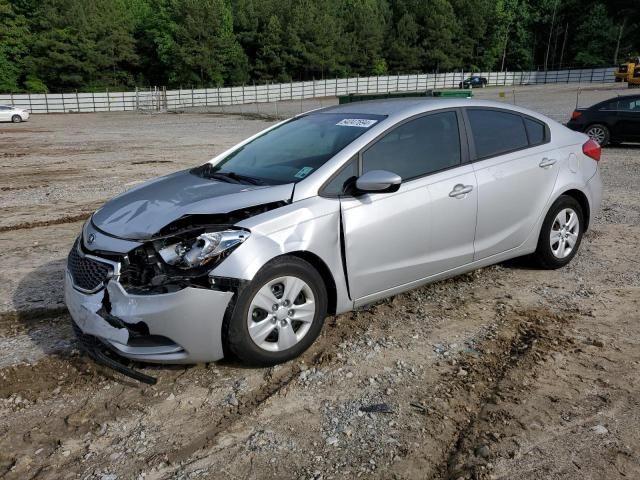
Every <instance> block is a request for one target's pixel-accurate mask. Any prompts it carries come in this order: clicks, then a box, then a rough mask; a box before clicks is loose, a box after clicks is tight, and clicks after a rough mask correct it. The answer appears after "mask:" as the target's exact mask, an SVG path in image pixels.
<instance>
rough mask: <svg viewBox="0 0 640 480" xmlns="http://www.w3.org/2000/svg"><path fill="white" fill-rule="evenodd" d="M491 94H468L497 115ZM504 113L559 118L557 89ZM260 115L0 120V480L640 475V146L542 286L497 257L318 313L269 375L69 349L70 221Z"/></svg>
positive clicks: (625, 153)
mask: <svg viewBox="0 0 640 480" xmlns="http://www.w3.org/2000/svg"><path fill="white" fill-rule="evenodd" d="M615 87H616V86H615V85H611V86H596V87H591V88H586V89H585V90H584V91H583V92H582V94H581V98H582V99H583V101H582V102H581V103H584V104H589V103H592V102H594V101H596V100H599V99H604V98H607V97H609V96H612V95H614V94H617V93H626V91H624V90H621V89H616V88H615ZM500 91H501V90H500V89H486V90H482V91H479V92H478V93H477V96H478V97H484V98H496V99H501V100H503V101H509V102H511V101H513V92H512V91H511V90H503V91H505V92H506V93H505V97H500V95H499V93H500ZM510 95H511V96H510ZM515 98H516V103H518V104H521V105H527V106H530V107H533V108H536V109H537V110H539V111H541V112H543V113H546V114H548V115H550V116H552V117H554V118H557V119H558V120H566V118H567V117H568V115H569V114H570V111H571V109H572V108H573V106H575V99H576V86H549V87H545V88H542V87H530V88H519V89H517V91H516V93H515ZM327 103H330V101H325V102H324V104H325V105H326V104H327ZM313 106H314V105H313V102H307V103H304V104H303V105H302V106H300V105H299V103H297V104H290V105H288V106H287V105H280V106H279V110H278V111H279V114H292V113H296V112H295V111H296V110H298V109H299V108H303V109H304V108H313ZM287 108H288V109H287ZM261 109H262V110H261V114H264V113H265V111H266V107H264V106H262V107H261ZM274 110H275V109H274ZM248 114H251V115H248ZM272 121H273V119H269V118H259V117H258V116H256V115H255V112H252V110H251V107H246V109H243V110H242V111H238V112H234V111H231V109H229V111H226V112H224V113H208V114H204V113H201V114H193V113H191V114H179V115H176V114H164V115H143V114H85V115H71V114H68V115H50V116H34V117H33V118H32V121H30V122H29V123H25V124H21V125H10V124H2V125H0V159H1V161H0V211H1V212H2V215H1V216H0V265H1V268H0V352H1V353H0V476H3V477H4V478H7V479H21V480H22V479H31V478H34V479H60V478H64V479H67V478H68V479H72V478H74V479H75V478H82V479H101V480H115V479H130V478H132V479H165V478H176V479H191V478H229V479H245V478H255V479H271V478H273V479H276V478H277V479H289V478H292V479H315V480H318V479H352V478H379V479H390V478H394V479H418V478H419V479H453V480H457V479H483V480H484V479H509V480H510V479H532V480H534V479H535V480H539V479H545V480H546V479H560V478H562V479H637V478H640V314H639V313H638V312H640V255H639V254H638V250H639V247H640V193H639V191H638V181H639V180H640V148H639V147H638V146H625V147H621V148H608V149H605V150H604V153H603V158H602V161H601V162H600V165H601V170H602V176H603V181H604V185H605V192H604V201H603V210H602V212H601V214H600V215H598V217H597V218H595V219H593V221H592V225H591V227H590V230H589V232H588V233H587V234H586V236H585V238H584V240H583V243H582V246H581V250H580V252H579V254H578V255H577V256H576V258H575V259H574V260H573V262H572V263H571V264H570V265H569V266H567V267H565V268H563V269H561V270H557V271H540V270H536V269H534V268H532V267H531V266H530V265H529V264H528V263H527V262H526V261H522V260H518V261H512V262H508V263H505V264H501V265H497V266H493V267H490V268H485V269H482V270H479V271H476V272H473V273H470V274H467V275H463V276H460V277H457V278H454V279H451V280H447V281H443V282H438V283H435V284H432V285H429V286H426V287H423V288H420V289H417V290H414V291H411V292H408V293H406V294H403V295H399V296H396V297H393V298H391V299H388V300H385V301H383V302H380V303H378V304H376V305H373V306H370V307H368V308H365V309H361V310H359V311H356V312H352V313H349V314H345V315H340V316H338V317H336V318H328V319H327V320H326V323H325V328H324V330H323V333H322V335H321V337H320V338H319V339H318V341H317V342H316V344H315V345H314V346H313V347H312V348H311V349H310V350H309V351H308V352H306V353H305V354H304V355H303V356H302V357H301V358H299V359H297V360H295V361H291V362H289V363H287V364H284V365H280V366H277V367H274V368H269V369H249V368H245V367H243V366H242V365H238V364H234V363H232V362H229V361H222V362H219V363H216V364H209V365H196V366H191V367H162V366H139V367H140V368H141V370H142V371H144V372H146V373H149V374H151V375H154V376H157V377H158V378H159V382H158V384H157V385H156V386H146V385H141V384H138V383H136V382H134V381H131V380H129V379H127V378H124V377H121V376H119V375H117V374H115V373H112V372H111V371H109V370H105V369H103V368H102V367H96V365H94V364H93V363H92V362H91V361H89V360H87V359H86V358H84V357H82V356H81V355H79V352H78V346H77V345H76V343H75V341H74V338H73V335H72V332H71V328H70V324H69V316H68V314H67V313H66V310H65V308H64V305H63V303H62V272H63V268H64V262H65V258H66V254H67V251H68V249H69V247H70V245H71V243H72V242H73V240H74V238H75V236H76V235H77V234H78V232H79V229H80V226H81V224H82V220H83V219H84V218H85V217H86V216H87V215H89V214H90V213H91V212H92V211H93V210H94V209H95V208H97V207H98V206H99V205H100V204H101V203H102V202H104V201H105V200H106V199H107V198H109V197H111V196H113V195H115V194H117V193H119V192H121V191H123V190H125V189H127V188H130V187H131V186H132V185H134V184H136V183H138V182H140V181H142V180H144V179H146V178H149V177H153V176H157V175H160V174H163V173H167V172H170V171H174V170H178V169H180V168H184V167H186V166H192V165H197V164H199V163H203V162H204V161H205V160H207V159H208V158H210V157H212V156H213V155H215V154H216V153H219V152H220V151H222V150H223V149H225V148H226V147H228V146H231V145H232V144H234V143H236V142H237V141H239V140H241V139H243V138H245V137H246V136H248V135H250V134H252V133H254V132H257V131H259V130H260V129H262V128H264V127H265V126H267V125H268V124H270V123H271V122H272Z"/></svg>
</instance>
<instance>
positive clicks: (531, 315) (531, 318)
mask: <svg viewBox="0 0 640 480" xmlns="http://www.w3.org/2000/svg"><path fill="white" fill-rule="evenodd" d="M510 315H513V316H514V317H515V320H513V321H511V325H509V326H508V327H507V328H506V330H509V329H512V330H513V336H512V337H511V338H508V337H507V338H505V337H502V338H500V339H499V340H497V341H490V342H488V343H486V344H483V345H482V346H481V347H480V349H481V350H483V351H485V352H491V354H489V353H486V354H484V355H482V356H481V357H480V358H479V359H474V358H473V357H469V356H467V358H466V359H464V358H463V359H462V360H461V361H460V362H459V365H460V369H463V370H464V371H465V372H468V374H466V375H465V376H463V377H461V376H460V375H453V376H449V378H446V379H445V381H447V382H449V383H451V384H454V385H455V384H457V386H458V388H461V389H463V390H467V391H469V390H470V389H469V386H470V385H474V386H477V385H478V384H481V383H482V382H483V380H486V379H491V380H492V382H489V384H488V385H487V386H486V387H485V389H484V390H483V391H482V392H480V393H479V395H478V398H477V401H476V403H475V404H467V405H466V406H465V408H467V409H468V411H470V412H471V413H470V414H469V415H468V416H467V418H462V419H460V421H459V422H458V425H460V426H461V427H460V429H459V430H458V432H457V435H455V436H454V437H453V441H452V443H451V445H450V447H449V448H448V450H447V451H446V453H445V455H444V457H443V459H442V462H441V463H440V465H439V466H438V467H437V470H436V471H437V472H438V473H437V475H436V476H434V477H433V478H434V480H435V479H440V478H444V479H448V480H457V479H460V478H463V479H467V478H472V479H482V478H489V477H488V471H487V470H486V467H485V466H486V465H487V463H488V462H487V460H486V458H487V457H488V453H487V448H488V447H487V446H486V443H487V442H488V441H487V439H486V438H485V437H486V432H484V431H483V430H482V428H481V425H483V422H485V421H486V417H487V410H488V407H489V406H490V405H492V404H495V403H496V401H497V400H499V399H500V398H501V397H502V396H505V395H513V385H509V388H508V389H507V388H505V387H506V379H507V378H508V377H509V376H511V375H512V374H513V373H514V371H516V370H525V369H529V370H530V369H532V368H534V366H535V363H536V361H538V360H540V359H541V358H543V357H544V356H545V355H546V354H548V353H549V351H552V350H555V349H558V348H560V346H566V345H568V344H570V343H571V342H570V339H568V338H566V337H565V336H564V334H563V332H562V329H561V328H562V327H565V328H566V325H567V323H569V322H570V321H572V320H573V316H572V315H566V314H557V313H553V312H551V311H549V310H547V309H543V308H529V309H522V308H516V309H514V310H513V312H512V313H511V314H510ZM502 333H503V334H504V331H503V332H502ZM519 387H521V388H522V389H525V387H524V386H523V385H521V386H519ZM507 390H509V391H507ZM476 391H477V389H476ZM494 430H495V429H494ZM492 433H493V435H496V432H495V431H494V432H492Z"/></svg>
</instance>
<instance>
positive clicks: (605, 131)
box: [584, 123, 611, 147]
mask: <svg viewBox="0 0 640 480" xmlns="http://www.w3.org/2000/svg"><path fill="white" fill-rule="evenodd" d="M596 130H600V131H601V132H602V135H603V136H602V140H599V139H598V138H595V137H600V136H599V135H596V134H595V131H596ZM584 133H586V134H587V135H589V137H590V138H591V139H593V140H595V141H596V142H598V143H599V144H600V146H601V147H606V146H607V145H609V142H611V133H610V132H609V128H608V127H607V126H606V125H603V124H601V123H594V124H592V125H589V126H588V127H587V128H585V129H584Z"/></svg>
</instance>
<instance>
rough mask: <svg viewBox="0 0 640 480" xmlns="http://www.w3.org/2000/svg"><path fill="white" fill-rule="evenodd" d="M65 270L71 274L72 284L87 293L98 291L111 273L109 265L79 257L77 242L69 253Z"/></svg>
mask: <svg viewBox="0 0 640 480" xmlns="http://www.w3.org/2000/svg"><path fill="white" fill-rule="evenodd" d="M67 268H68V269H69V272H70V273H71V278H72V279H73V284H74V285H75V286H76V287H78V288H80V289H82V290H86V291H89V292H93V291H96V290H98V289H99V288H100V287H101V286H102V285H103V284H104V282H105V281H106V280H107V279H108V278H109V276H110V275H111V274H112V273H113V271H112V267H111V265H108V264H106V263H102V262H98V261H96V260H93V259H92V258H87V257H83V256H82V255H80V253H79V252H78V242H76V243H75V244H74V245H73V248H72V249H71V251H70V252H69V257H68V258H67Z"/></svg>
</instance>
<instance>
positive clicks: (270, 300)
mask: <svg viewBox="0 0 640 480" xmlns="http://www.w3.org/2000/svg"><path fill="white" fill-rule="evenodd" d="M315 315H316V302H315V298H314V295H313V291H312V290H311V287H309V285H308V284H307V283H306V282H304V281H303V280H302V279H300V278H298V277H294V276H285V277H278V278H274V279H272V280H270V281H268V282H267V283H266V284H265V285H263V286H262V288H260V290H258V292H257V293H256V294H255V295H254V297H253V299H252V300H251V303H250V304H249V312H248V315H247V327H248V330H249V336H250V337H251V340H253V342H254V343H255V344H256V345H257V346H258V347H260V348H262V349H263V350H267V351H270V352H281V351H283V350H287V349H289V348H291V347H293V346H294V345H296V344H297V343H298V342H300V341H301V340H302V339H303V338H304V336H305V335H306V334H307V333H308V332H309V329H310V328H311V324H312V323H313V319H314V317H315Z"/></svg>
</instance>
